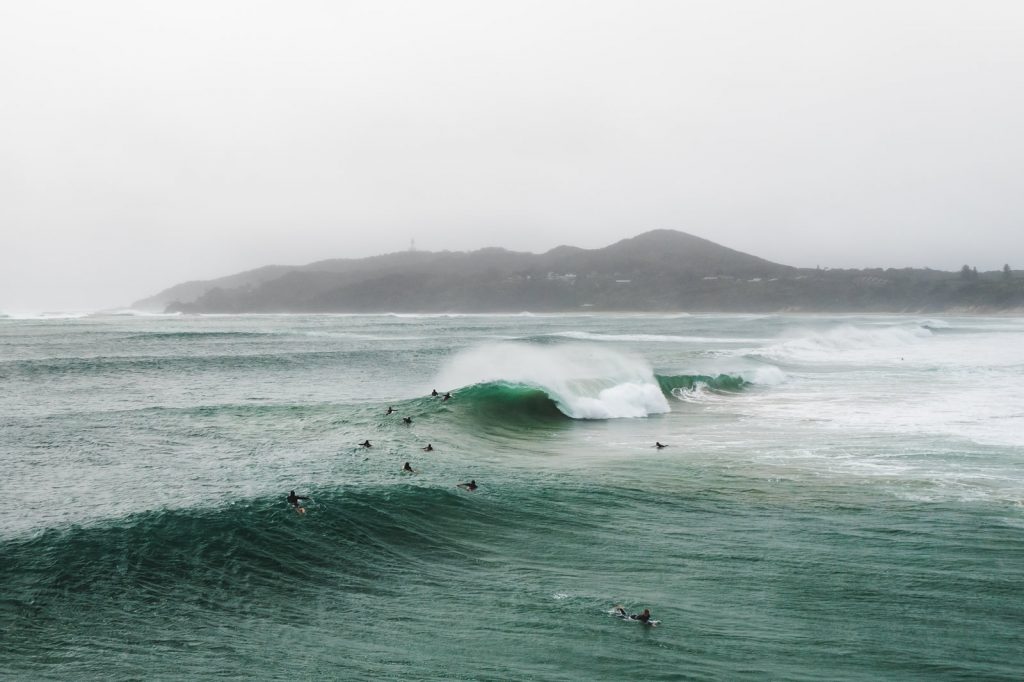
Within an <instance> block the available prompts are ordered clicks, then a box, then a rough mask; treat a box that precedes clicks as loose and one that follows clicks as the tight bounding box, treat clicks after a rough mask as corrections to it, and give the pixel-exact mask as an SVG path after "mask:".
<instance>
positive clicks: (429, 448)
mask: <svg viewBox="0 0 1024 682" xmlns="http://www.w3.org/2000/svg"><path fill="white" fill-rule="evenodd" d="M433 451H434V446H433V445H431V444H430V443H427V447H425V448H423V452H433Z"/></svg>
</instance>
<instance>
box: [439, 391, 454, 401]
mask: <svg viewBox="0 0 1024 682" xmlns="http://www.w3.org/2000/svg"><path fill="white" fill-rule="evenodd" d="M451 398H452V394H451V393H445V394H444V397H443V398H441V402H442V403H443V402H444V401H446V400H451Z"/></svg>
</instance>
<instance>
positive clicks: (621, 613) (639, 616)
mask: <svg viewBox="0 0 1024 682" xmlns="http://www.w3.org/2000/svg"><path fill="white" fill-rule="evenodd" d="M615 614H616V615H617V616H618V617H619V618H625V619H626V620H638V621H640V622H641V623H644V624H645V625H652V624H653V623H652V622H651V610H650V609H644V610H643V613H633V614H628V613H626V609H624V608H622V607H621V606H616V607H615Z"/></svg>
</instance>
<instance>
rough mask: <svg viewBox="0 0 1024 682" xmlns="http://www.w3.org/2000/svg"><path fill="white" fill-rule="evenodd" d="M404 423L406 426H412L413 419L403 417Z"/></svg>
mask: <svg viewBox="0 0 1024 682" xmlns="http://www.w3.org/2000/svg"><path fill="white" fill-rule="evenodd" d="M402 421H404V422H405V423H406V424H412V417H402Z"/></svg>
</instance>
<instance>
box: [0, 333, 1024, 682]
mask: <svg viewBox="0 0 1024 682" xmlns="http://www.w3.org/2000/svg"><path fill="white" fill-rule="evenodd" d="M1022 379H1024V319H1021V318H1015V317H947V316H922V315H904V316H894V315H889V316H881V315H879V316H849V315H847V316H823V315H697V314H694V315H686V314H679V315H604V314H593V315H529V314H522V315H505V316H501V315H310V316H305V315H265V316H260V315H243V316H213V315H211V316H175V315H149V316H147V315H141V314H128V313H125V314H110V315H99V314H97V315H82V316H42V317H25V316H22V317H15V316H8V317H0V387H2V389H3V390H2V391H0V497H2V499H3V500H4V501H5V502H6V504H7V511H6V513H5V514H3V515H2V517H0V677H3V678H6V679H19V680H20V679H32V680H43V679H45V680H49V679H53V680H91V679H146V680H150V679H212V678H219V679H238V680H249V679H300V680H305V679H352V680H376V679H395V680H436V679H451V680H623V679H646V680H687V679H693V680H763V679H773V680H915V679H917V680H966V679H970V680H1020V679H1022V678H1024V381H1022ZM434 389H436V390H437V391H439V392H440V393H441V394H442V395H443V394H444V393H446V392H451V399H450V400H443V399H442V397H441V396H438V397H434V396H432V395H431V391H432V390H434ZM389 407H392V408H393V409H394V412H393V413H392V414H386V412H387V409H388V408H389ZM403 417H411V423H405V422H404V421H403V419H402V418H403ZM367 439H368V440H369V441H370V442H371V444H372V447H370V448H365V447H360V446H359V443H361V442H362V441H364V440H367ZM658 442H660V443H662V444H665V445H666V447H664V448H658V447H655V443H658ZM428 443H429V444H430V445H431V446H432V447H433V450H432V451H429V452H428V451H425V450H423V448H424V447H426V445H427V444H428ZM405 462H409V463H410V466H411V467H412V468H413V469H414V472H415V473H408V472H403V471H402V468H403V464H404V463H405ZM469 480H475V481H476V483H477V484H478V488H477V489H476V490H475V491H468V490H466V489H465V488H460V487H457V484H458V483H461V482H466V481H469ZM291 490H295V491H296V493H297V494H299V495H302V496H306V497H308V498H309V499H308V500H304V501H303V502H302V503H303V505H304V508H305V510H306V512H305V513H304V514H299V513H297V512H296V511H295V510H294V509H293V508H292V507H291V506H290V505H289V504H288V502H287V501H286V499H285V497H286V495H287V494H288V493H289V491H291ZM616 605H621V606H622V607H623V608H624V609H625V610H626V611H627V612H629V613H636V612H639V611H641V610H643V609H644V608H649V609H650V610H651V613H652V616H653V618H655V619H657V620H659V621H660V623H659V624H658V625H656V626H651V625H644V624H641V623H639V622H637V621H632V620H624V619H621V618H618V617H616V616H615V614H614V612H613V607H614V606H616Z"/></svg>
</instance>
